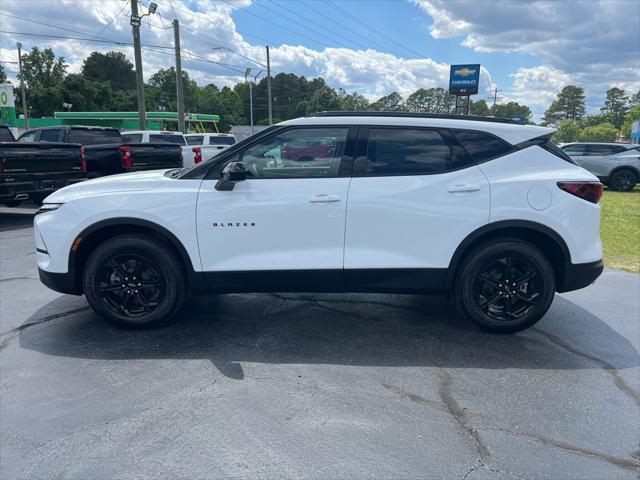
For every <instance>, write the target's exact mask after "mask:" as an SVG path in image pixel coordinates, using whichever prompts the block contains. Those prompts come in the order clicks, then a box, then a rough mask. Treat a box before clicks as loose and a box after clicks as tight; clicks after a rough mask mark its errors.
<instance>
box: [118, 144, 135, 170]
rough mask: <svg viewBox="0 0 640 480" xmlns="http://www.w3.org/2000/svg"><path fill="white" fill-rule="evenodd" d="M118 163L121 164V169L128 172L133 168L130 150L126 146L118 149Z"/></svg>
mask: <svg viewBox="0 0 640 480" xmlns="http://www.w3.org/2000/svg"><path fill="white" fill-rule="evenodd" d="M119 150H120V161H121V162H122V168H124V169H125V170H129V169H130V168H131V167H133V157H132V156H131V148H129V147H127V146H126V145H122V146H121V147H120V148H119Z"/></svg>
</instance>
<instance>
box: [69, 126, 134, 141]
mask: <svg viewBox="0 0 640 480" xmlns="http://www.w3.org/2000/svg"><path fill="white" fill-rule="evenodd" d="M69 142H71V143H79V144H81V145H101V144H105V143H121V142H122V136H121V135H120V132H119V131H118V130H95V129H80V128H72V129H71V133H70V135H69Z"/></svg>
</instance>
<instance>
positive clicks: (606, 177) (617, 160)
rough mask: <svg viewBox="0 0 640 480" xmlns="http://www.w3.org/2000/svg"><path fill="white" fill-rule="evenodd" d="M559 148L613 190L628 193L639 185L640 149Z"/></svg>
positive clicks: (586, 145) (587, 145)
mask: <svg viewBox="0 0 640 480" xmlns="http://www.w3.org/2000/svg"><path fill="white" fill-rule="evenodd" d="M560 148H562V150H563V151H564V152H565V153H566V154H567V155H569V156H570V157H571V159H572V160H574V161H575V162H576V163H577V164H578V165H580V166H581V167H582V168H585V169H587V170H589V171H590V172H591V173H593V174H594V175H596V176H597V177H598V178H599V179H600V181H601V182H602V183H604V184H605V185H607V186H608V187H609V188H611V189H612V190H617V191H619V192H627V191H629V190H632V189H633V188H634V187H635V186H636V183H638V181H640V145H637V144H632V143H604V142H574V143H566V144H564V145H562V146H561V147H560Z"/></svg>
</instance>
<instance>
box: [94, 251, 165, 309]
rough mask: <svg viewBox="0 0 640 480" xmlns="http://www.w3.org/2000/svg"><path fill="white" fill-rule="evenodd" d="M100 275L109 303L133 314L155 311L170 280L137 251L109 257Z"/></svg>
mask: <svg viewBox="0 0 640 480" xmlns="http://www.w3.org/2000/svg"><path fill="white" fill-rule="evenodd" d="M99 278H100V279H101V280H100V283H99V285H98V290H99V291H100V294H101V295H102V301H103V302H104V304H105V305H106V307H107V308H109V309H110V310H111V311H112V312H113V313H115V314H117V315H124V316H126V317H131V318H136V317H141V316H145V315H148V314H149V313H151V312H153V311H154V310H155V309H156V308H157V307H158V305H160V301H161V300H162V298H163V296H164V292H165V285H166V282H167V280H166V278H164V276H163V274H162V272H161V271H160V270H159V269H158V267H157V266H156V265H154V264H153V262H151V261H150V260H149V259H148V258H145V257H143V256H141V255H134V254H127V255H116V256H114V257H112V258H109V259H108V260H107V261H106V262H105V263H104V264H103V265H102V271H101V272H100V274H99Z"/></svg>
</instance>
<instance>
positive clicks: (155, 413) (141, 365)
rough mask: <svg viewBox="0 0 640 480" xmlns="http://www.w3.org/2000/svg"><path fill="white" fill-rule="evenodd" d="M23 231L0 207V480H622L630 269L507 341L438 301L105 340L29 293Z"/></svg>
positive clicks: (316, 306) (233, 314) (253, 299)
mask: <svg viewBox="0 0 640 480" xmlns="http://www.w3.org/2000/svg"><path fill="white" fill-rule="evenodd" d="M3 212H4V210H3ZM30 222H31V216H30V215H28V214H25V213H11V214H7V213H0V399H1V400H0V477H1V478H3V479H50V478H56V479H58V478H59V479H88V478H91V479H103V478H104V479H112V478H114V479H115V478H117V479H127V478H136V479H147V478H148V479H164V478H167V479H177V478H181V479H190V480H196V479H209V478H221V477H224V478H283V477H286V478H318V479H325V478H367V479H369V478H375V479H386V478H407V479H409V478H411V479H412V478H447V479H449V478H453V479H468V480H480V479H525V478H526V479H530V478H531V479H538V478H539V479H543V478H544V479H548V478H553V479H598V480H599V479H625V478H630V479H631V478H638V476H639V475H640V469H639V462H640V354H639V348H640V276H639V275H634V274H629V273H624V272H618V271H612V270H607V271H606V272H605V274H604V275H603V277H602V278H601V279H599V280H598V282H597V283H596V284H595V285H593V286H591V287H589V288H587V289H584V290H582V291H578V292H572V293H568V294H562V295H558V296H557V297H556V300H555V301H554V304H553V305H552V308H551V310H550V311H549V313H548V314H547V316H546V317H545V318H544V319H543V320H542V321H541V322H540V323H538V324H537V325H536V326H535V327H534V328H532V329H529V330H528V331H525V332H522V333H519V334H516V335H489V334H485V333H481V332H478V331H477V330H475V329H473V328H472V327H470V326H468V325H467V324H466V323H465V322H464V320H462V319H461V318H460V317H459V316H458V315H457V313H456V310H455V306H454V305H452V304H451V303H450V302H447V301H446V300H445V299H443V298H440V297H420V296H408V295H407V296H405V295H362V294H358V295H356V294H349V295H334V294H330V295H316V294H313V295H311V294H290V293H282V294H273V295H272V294H242V295H220V296H208V297H194V298H192V299H191V300H190V301H189V302H188V304H187V305H186V306H185V307H184V308H183V310H182V311H181V312H180V313H179V318H178V319H177V321H176V322H174V323H173V324H172V325H170V326H169V327H167V328H164V329H160V330H154V331H142V332H136V331H122V330H117V329H114V328H112V327H110V326H108V325H107V324H105V323H104V322H103V321H101V320H100V319H99V318H98V317H97V316H96V315H95V314H94V313H93V312H92V311H91V310H90V309H88V307H87V304H86V301H85V300H84V298H83V297H72V296H64V295H60V294H57V293H55V292H52V291H50V290H48V289H46V287H44V286H42V285H41V284H40V283H39V281H38V280H37V272H36V270H35V266H34V262H35V258H34V256H33V252H32V251H33V240H32V231H31V228H30Z"/></svg>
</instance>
